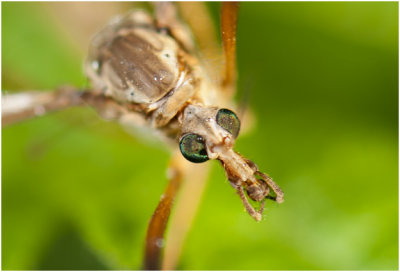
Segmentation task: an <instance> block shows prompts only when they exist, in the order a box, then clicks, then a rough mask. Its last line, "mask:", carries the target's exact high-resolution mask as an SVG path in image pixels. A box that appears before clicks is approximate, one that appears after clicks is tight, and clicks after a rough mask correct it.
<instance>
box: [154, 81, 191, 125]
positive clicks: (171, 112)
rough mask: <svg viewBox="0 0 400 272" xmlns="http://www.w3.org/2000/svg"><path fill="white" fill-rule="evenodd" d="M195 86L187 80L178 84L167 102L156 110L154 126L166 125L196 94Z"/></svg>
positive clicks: (167, 98)
mask: <svg viewBox="0 0 400 272" xmlns="http://www.w3.org/2000/svg"><path fill="white" fill-rule="evenodd" d="M183 76H184V75H183ZM194 93H195V88H194V86H193V85H192V83H191V82H190V81H188V80H186V81H185V82H184V83H183V84H182V85H181V86H178V87H177V88H176V89H175V90H174V92H173V93H172V95H171V96H169V97H166V99H165V102H164V103H163V104H162V105H161V106H160V107H159V108H158V109H157V110H156V111H155V112H154V114H153V116H152V119H153V120H152V122H153V126H154V127H162V126H164V125H166V124H167V123H168V122H169V121H170V120H171V119H172V118H173V117H174V116H175V115H176V113H177V112H178V111H179V110H181V109H182V107H183V105H184V104H185V103H187V101H188V100H189V99H190V98H191V97H192V96H193V95H194Z"/></svg>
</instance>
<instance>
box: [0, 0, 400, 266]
mask: <svg viewBox="0 0 400 272" xmlns="http://www.w3.org/2000/svg"><path fill="white" fill-rule="evenodd" d="M57 5H59V6H58V9H54V6H57ZM61 5H66V6H71V5H73V4H71V3H68V4H62V3H53V4H43V3H21V2H20V3H13V2H8V3H4V2H3V3H2V84H3V85H2V90H3V93H4V92H5V90H8V91H13V90H22V89H35V88H36V89H52V88H54V87H56V86H59V85H61V84H64V83H71V84H75V85H78V86H85V85H86V79H85V77H84V75H83V72H82V69H81V67H82V61H83V58H84V52H85V48H86V46H87V44H84V43H83V44H80V45H79V46H75V44H74V43H73V41H74V35H73V33H74V29H76V31H80V30H82V29H81V27H80V25H83V24H82V22H85V21H86V22H87V21H91V20H94V19H93V18H94V17H95V16H96V14H95V12H94V11H93V13H92V14H91V13H90V12H89V13H87V14H82V12H81V11H80V10H79V9H75V12H76V13H75V16H74V13H73V12H72V13H71V9H68V8H64V7H63V6H61ZM92 5H97V4H96V3H93V4H92ZM104 5H106V4H104ZM107 5H109V6H111V5H114V6H115V7H116V6H117V5H121V4H118V3H113V4H107ZM60 7H61V8H60ZM125 7H126V4H125V6H123V7H121V8H119V7H118V8H116V9H115V10H119V9H124V8H125ZM217 8H218V6H217V5H212V6H211V9H213V12H214V13H213V14H217ZM55 10H58V13H55ZM72 10H73V9H72ZM88 10H90V9H88ZM105 10H107V11H108V12H110V9H105ZM68 12H69V13H68ZM68 14H69V16H70V21H71V24H70V25H69V26H68V24H67V26H66V25H65V22H66V21H67V19H68V16H67V15H68ZM71 14H72V15H71ZM64 15H65V16H64ZM63 16H64V17H63ZM397 23H398V4H397V3H395V2H381V3H374V2H368V3H365V2H364V3H362V2H353V3H343V2H332V3H327V2H324V3H309V2H308V3H307V2H304V3H243V4H242V5H241V8H240V18H239V35H238V61H239V72H240V82H239V86H240V89H241V92H242V94H243V93H245V92H247V93H248V94H249V97H250V100H249V101H250V103H249V104H250V107H251V109H252V110H253V112H254V115H255V116H256V118H257V123H256V125H255V127H254V129H253V130H252V131H251V132H250V133H248V134H247V135H242V136H241V137H239V139H238V142H237V148H236V149H237V150H238V151H240V152H241V153H242V154H245V155H246V156H248V157H249V158H251V159H253V160H254V161H255V162H256V163H257V164H258V165H259V167H260V169H262V170H264V171H267V172H268V173H269V174H270V175H271V176H272V177H273V178H274V179H275V181H276V182H277V183H278V184H280V185H281V187H282V188H283V190H284V191H285V193H286V201H285V202H284V203H283V204H282V205H277V204H274V203H272V202H268V203H267V209H266V211H265V219H264V220H263V221H262V222H261V223H256V222H254V220H253V219H251V217H250V216H249V215H247V214H246V213H245V212H244V209H243V206H242V204H241V202H240V200H239V198H238V196H237V195H236V194H235V193H234V190H233V189H232V188H231V187H230V186H229V183H228V182H227V180H226V178H225V176H224V173H223V170H222V169H221V168H220V166H219V165H218V163H216V162H208V163H212V164H213V165H215V167H213V171H212V175H211V178H210V181H209V184H208V187H207V190H206V192H205V195H204V199H203V201H202V204H201V207H200V210H199V214H198V216H197V217H196V220H195V222H194V227H193V229H192V230H191V232H190V233H189V237H188V240H187V242H186V244H185V248H184V253H183V256H182V259H181V262H180V265H179V268H180V269H204V270H208V269H213V270H218V269H230V270H236V269H245V270H252V269H261V270H269V269H274V270H291V269H296V270H303V269H305V270H312V269H326V270H328V269H341V270H342V269H345V270H352V269H360V270H366V269H378V270H385V269H392V270H394V269H398V172H397V171H398V169H397V167H398V119H397V118H398V114H397V112H398V25H397ZM72 26H73V27H72ZM100 26H101V25H99V26H98V27H100ZM82 28H83V26H82ZM67 30H68V31H69V32H68V31H67ZM71 33H72V34H71ZM87 39H89V37H87ZM168 158H169V154H168V152H167V151H166V150H164V149H162V148H160V146H151V145H146V144H143V143H142V142H140V141H139V140H138V139H135V138H134V137H132V136H131V135H129V134H127V133H126V132H125V131H124V130H123V129H122V128H121V127H120V126H119V125H117V124H114V123H109V122H104V121H102V120H100V119H99V118H98V117H97V116H96V114H95V113H94V112H93V111H92V110H91V109H70V110H66V111H64V112H59V113H56V114H52V115H49V116H44V117H41V118H37V119H35V120H30V121H28V122H24V123H20V124H17V125H14V126H10V127H7V128H3V129H2V268H3V269H18V270H20V269H21V270H22V269H82V270H83V269H138V268H140V267H141V258H142V254H143V244H144V236H145V231H146V227H147V223H148V220H149V218H150V216H151V214H152V211H153V210H154V208H155V206H156V204H157V202H158V201H159V197H160V195H161V193H162V191H163V188H164V186H165V184H166V178H165V175H164V173H165V169H166V165H167V161H168Z"/></svg>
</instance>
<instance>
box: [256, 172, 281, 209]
mask: <svg viewBox="0 0 400 272" xmlns="http://www.w3.org/2000/svg"><path fill="white" fill-rule="evenodd" d="M256 174H257V175H259V176H260V177H261V178H262V179H263V180H264V181H265V182H266V183H267V185H268V186H269V187H270V188H271V189H272V191H274V192H275V194H276V198H275V199H274V198H271V197H268V198H270V199H272V200H275V201H276V202H278V203H282V202H283V197H284V193H283V191H282V189H281V188H280V187H279V186H278V184H276V183H275V182H274V181H273V180H272V179H271V178H270V177H269V176H268V175H266V174H264V173H262V172H260V171H257V172H256Z"/></svg>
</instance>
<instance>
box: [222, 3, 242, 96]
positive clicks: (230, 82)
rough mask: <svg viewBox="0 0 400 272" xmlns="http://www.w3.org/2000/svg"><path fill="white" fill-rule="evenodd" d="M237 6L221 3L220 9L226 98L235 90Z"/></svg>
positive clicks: (223, 83)
mask: <svg viewBox="0 0 400 272" xmlns="http://www.w3.org/2000/svg"><path fill="white" fill-rule="evenodd" d="M238 9H239V4H238V3H237V2H223V3H222V8H221V32H222V45H223V48H224V57H225V69H224V71H223V72H224V75H223V78H224V80H223V82H222V87H223V89H224V91H225V92H226V93H227V95H228V96H232V95H233V94H234V92H235V90H236V26H237V17H238Z"/></svg>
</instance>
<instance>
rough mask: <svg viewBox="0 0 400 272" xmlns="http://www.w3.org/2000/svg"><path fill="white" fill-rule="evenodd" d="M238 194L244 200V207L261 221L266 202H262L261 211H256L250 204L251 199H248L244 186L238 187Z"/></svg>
mask: <svg viewBox="0 0 400 272" xmlns="http://www.w3.org/2000/svg"><path fill="white" fill-rule="evenodd" d="M237 191H238V194H239V196H240V199H241V200H242V202H243V205H244V207H245V208H246V211H247V212H248V213H249V214H250V216H251V217H253V218H254V219H255V220H256V221H260V220H261V218H262V211H263V210H264V203H262V204H261V209H260V211H256V210H255V209H254V208H253V206H251V205H250V203H249V201H248V200H247V198H246V196H245V194H244V191H243V188H242V186H238V187H237Z"/></svg>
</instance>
